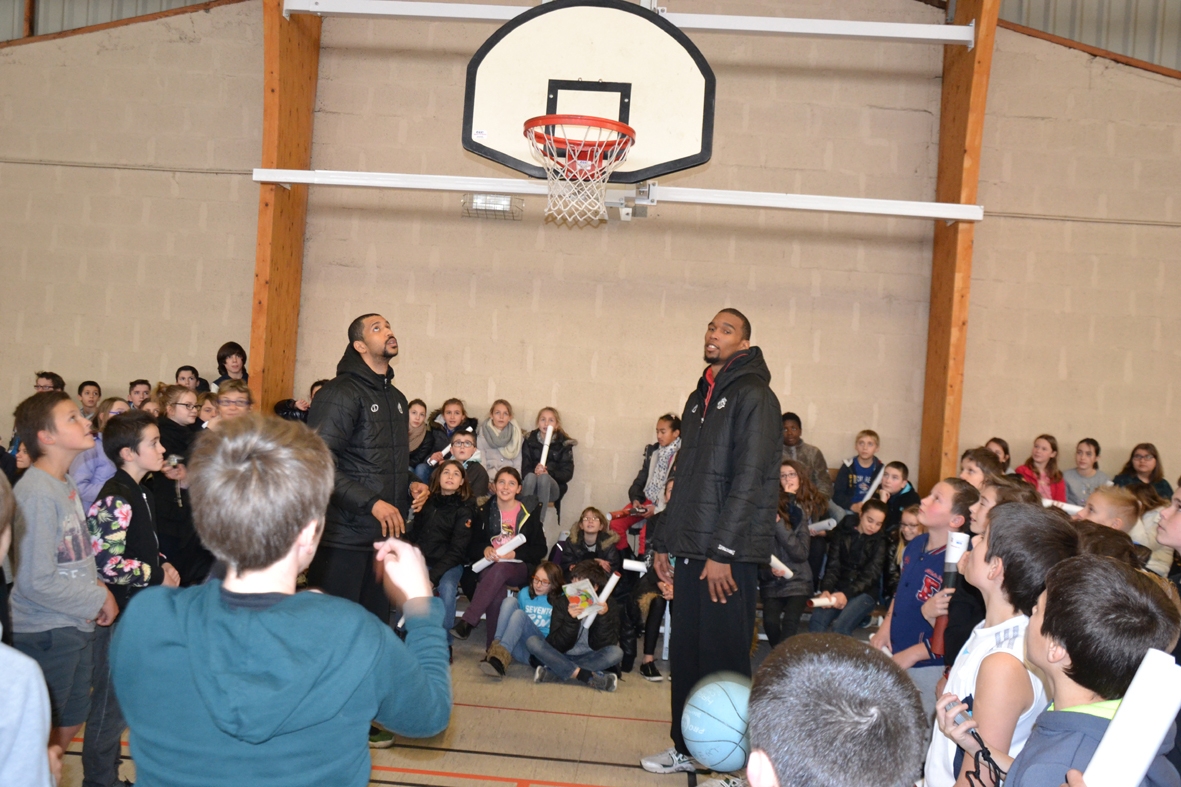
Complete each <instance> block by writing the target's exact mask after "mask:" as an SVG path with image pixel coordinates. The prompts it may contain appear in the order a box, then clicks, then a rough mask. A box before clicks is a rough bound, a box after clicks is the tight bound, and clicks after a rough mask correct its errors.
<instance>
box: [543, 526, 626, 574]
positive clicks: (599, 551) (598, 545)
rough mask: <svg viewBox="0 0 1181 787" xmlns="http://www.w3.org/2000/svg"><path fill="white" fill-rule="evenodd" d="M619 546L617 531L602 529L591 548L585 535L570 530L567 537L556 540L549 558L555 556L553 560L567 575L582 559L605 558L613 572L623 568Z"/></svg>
mask: <svg viewBox="0 0 1181 787" xmlns="http://www.w3.org/2000/svg"><path fill="white" fill-rule="evenodd" d="M621 546H622V545H621V544H620V539H619V535H618V534H617V533H613V532H611V531H610V530H604V531H603V532H602V533H599V535H598V538H597V539H596V541H595V548H594V549H593V550H592V549H591V548H590V547H588V546H587V545H586V539H585V537H584V536H582V534H581V533H579V532H578V531H577V530H572V531H570V537H569V538H567V539H566V540H565V541H560V542H558V545H557V546H555V547H554V549H553V552H552V553H551V554H550V559H551V560H552V559H553V558H557V560H554V561H553V562H555V563H557V564H558V566H559V567H560V568H561V569H562V573H563V574H567V575H568V574H569V573H570V569H571V568H573V567H574V565H575V564H576V563H581V562H582V561H584V560H606V561H607V562H608V563H610V564H611V573H615V572H616V571H622V569H623V555H622V554H621V553H620V551H619V549H620V547H621Z"/></svg>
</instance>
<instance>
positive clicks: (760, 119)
mask: <svg viewBox="0 0 1181 787" xmlns="http://www.w3.org/2000/svg"><path fill="white" fill-rule="evenodd" d="M675 10H677V11H684V12H701V13H730V14H769V13H773V14H780V15H793V14H794V15H802V16H807V15H812V16H815V15H816V14H817V12H818V8H817V6H816V5H815V3H812V2H787V3H784V2H775V3H769V2H752V1H751V0H743V1H741V2H739V1H737V0H728V1H727V2H724V3H723V2H717V1H716V0H713V1H710V0H696V1H694V2H688V1H687V0H678V2H677V4H676V9H675ZM834 11H835V12H837V13H840V14H841V15H844V16H846V17H847V18H850V19H859V18H866V19H879V20H888V21H898V22H937V21H939V20H940V18H941V12H939V11H937V10H936V9H933V8H931V7H929V6H925V5H923V4H920V3H916V2H913V0H890V2H877V1H876V0H875V1H874V2H869V1H868V0H858V2H849V3H842V4H841V5H840V7H839V11H838V10H837V9H835V8H834V7H833V6H831V5H830V6H826V7H825V9H824V13H826V14H828V13H833V12H834ZM494 29H495V26H494V25H487V24H470V25H457V24H454V23H449V24H448V23H436V24H430V23H407V22H392V21H385V20H380V21H354V20H348V21H342V20H336V19H327V20H325V23H324V32H323V36H324V38H323V49H322V53H321V61H320V83H319V92H318V96H317V112H316V119H315V122H316V127H315V128H316V132H315V137H314V144H313V155H312V165H313V167H315V168H317V169H344V170H355V169H361V170H377V171H390V172H414V173H420V172H421V173H437V174H451V175H476V176H485V177H489V176H490V177H518V176H517V175H516V173H513V172H511V171H509V170H507V169H504V168H502V167H500V166H498V165H495V164H493V163H491V162H488V161H486V160H484V159H481V158H478V157H475V156H473V155H471V154H468V153H465V152H464V151H463V150H462V148H461V145H460V120H461V117H462V108H463V90H464V78H465V69H466V66H467V63H468V61H469V59H470V58H471V55H472V53H474V52H475V51H476V49H477V48H478V47H479V46H480V44H481V43H482V42H483V40H484V39H485V38H487V36H488V35H490V34H491V33H492V32H493V30H494ZM694 40H695V41H696V42H697V43H698V45H699V46H700V47H701V49H702V51H703V52H704V54H705V55H706V57H707V58H708V60H709V61H710V63H711V64H712V66H713V68H714V70H715V72H716V75H717V81H718V88H717V95H718V103H717V121H716V126H715V133H716V145H715V149H714V156H713V161H712V162H710V163H709V164H708V165H706V166H704V167H702V168H700V169H697V170H693V171H689V172H685V173H682V174H679V175H677V176H672V177H667V178H662V179H661V183H665V184H676V185H681V186H693V187H702V188H723V189H747V190H780V191H794V192H804V193H808V192H811V193H818V194H844V195H857V196H864V197H894V198H900V199H914V200H924V199H933V195H934V189H935V168H936V145H937V137H938V122H937V115H938V107H939V97H940V80H939V77H940V73H941V64H942V52H941V50H940V49H939V48H938V47H928V46H918V45H885V44H878V43H866V42H836V43H834V42H818V41H810V40H802V39H801V40H785V39H780V38H773V37H753V36H752V37H742V36H722V35H708V34H698V35H694ZM555 67H558V66H555ZM640 76H641V75H637V78H640ZM539 111H540V110H539ZM524 119H525V118H521V120H522V121H524ZM543 208H544V205H543V201H541V200H539V199H538V200H532V199H531V200H529V201H527V203H526V207H525V216H524V219H523V220H522V221H520V222H505V221H493V220H478V219H464V218H461V216H460V202H459V195H457V194H450V195H449V194H437V193H436V194H431V193H421V192H420V193H394V192H378V191H368V190H356V189H355V190H346V189H328V188H318V189H313V190H312V196H311V202H310V207H309V217H308V235H307V251H306V258H305V270H304V286H303V303H302V308H301V314H300V317H301V320H300V339H299V350H298V356H297V357H298V362H297V374H296V378H297V384H298V386H299V387H300V388H301V389H306V386H307V385H308V384H309V383H310V382H311V381H312V380H314V379H316V378H318V377H324V376H331V374H332V371H333V369H334V368H335V364H336V362H337V360H338V359H339V357H340V355H341V352H342V351H343V349H344V347H345V344H346V341H345V327H346V325H347V323H348V321H349V320H350V319H351V318H352V317H353V316H355V315H358V314H361V313H363V312H368V311H378V312H381V313H383V314H385V315H386V316H387V317H389V318H390V320H391V322H392V324H393V326H394V328H395V331H396V333H397V335H398V338H399V341H400V343H401V348H402V350H401V357H400V358H399V360H398V361H397V364H396V371H397V382H398V385H399V386H400V387H401V388H402V390H403V391H405V392H406V394H407V396H409V397H415V396H421V397H422V398H424V399H425V400H426V401H427V402H428V404H429V405H430V406H432V407H436V406H438V405H439V404H440V403H441V402H442V400H443V399H444V398H446V397H449V396H459V397H461V398H463V399H464V400H465V401H466V402H467V403H468V405H469V408H470V410H471V412H472V414H478V415H480V416H483V415H484V414H485V413H486V412H487V408H488V406H489V404H490V403H491V401H492V400H493V399H494V398H497V397H505V398H507V399H509V400H510V401H511V402H513V404H514V405H515V407H516V408H517V416H518V420H519V422H520V423H521V424H522V426H527V427H529V428H532V424H533V421H534V419H535V417H536V413H537V410H538V409H539V408H540V407H542V406H545V405H556V406H557V407H558V408H559V409H560V410H561V412H562V416H563V420H564V423H565V426H566V428H567V431H568V432H569V433H570V434H571V435H572V436H573V437H575V438H576V439H578V440H579V447H578V448H577V449H576V451H575V461H576V465H577V470H576V473H575V479H574V482H573V484H572V485H571V490H570V492H569V494H568V497H567V503H566V505H565V506H564V508H563V520H564V521H566V522H569V521H570V520H571V518H572V517H575V516H576V515H577V514H578V512H579V510H580V509H581V507H582V506H584V505H592V504H593V505H597V506H600V507H608V508H615V507H618V506H620V505H621V504H623V503H624V502H625V501H626V490H627V487H628V485H629V484H630V482H631V480H632V478H633V477H634V476H635V474H636V472H637V470H638V469H639V465H640V452H641V449H642V447H643V445H644V444H645V443H647V442H651V441H652V440H653V439H654V429H655V420H656V417H657V416H658V415H660V414H662V413H664V412H666V411H669V410H673V411H676V412H678V413H679V412H680V409H681V407H682V405H683V403H684V400H685V398H686V396H687V395H688V392H689V391H690V390H692V388H693V387H694V385H695V384H696V381H697V378H698V376H699V375H700V374H701V371H702V369H703V366H704V363H703V361H702V359H701V353H702V346H703V339H702V337H703V335H704V331H705V326H706V324H707V323H708V322H709V320H710V319H711V318H712V317H713V316H714V314H715V313H716V312H717V310H718V309H719V308H722V307H723V306H733V307H736V308H738V309H741V310H742V311H744V312H745V313H746V314H747V315H748V316H749V317H750V319H751V320H752V322H753V324H754V329H755V336H754V341H755V343H756V344H757V345H759V346H761V347H762V349H763V352H764V353H765V354H766V357H767V361H768V365H769V367H770V370H771V374H772V383H771V384H772V387H773V389H774V391H775V392H776V394H778V396H779V397H780V400H781V403H782V405H783V407H784V409H792V410H795V411H797V412H798V413H799V414H800V415H801V416H802V417H803V420H804V433H805V438H806V439H807V440H809V441H814V442H816V443H819V444H820V445H821V446H822V447H823V449H824V451H825V453H826V455H827V456H828V457H830V461H831V462H832V463H836V462H839V460H840V457H842V456H844V455H847V454H851V453H852V442H853V440H852V438H853V434H854V433H855V432H856V431H857V430H858V429H860V428H865V427H872V428H875V429H877V430H878V431H879V432H881V434H882V436H883V439H884V442H885V453H887V454H888V455H889V456H890V457H891V458H902V459H905V460H906V461H907V462H909V463H911V464H912V466H913V465H914V463H915V460H916V457H917V453H918V433H919V417H920V399H921V392H922V375H923V363H924V357H925V355H924V354H925V349H924V347H925V337H926V311H927V306H926V302H927V299H928V290H929V286H930V282H929V269H930V254H931V249H930V246H931V232H932V231H931V225H930V223H929V222H927V221H914V220H905V221H904V220H890V219H884V218H861V217H840V216H825V215H807V214H802V213H786V212H771V211H757V210H747V209H721V208H698V207H694V206H674V205H660V206H658V207H657V208H655V209H654V210H652V211H651V213H650V215H649V217H648V218H646V219H635V220H633V221H632V222H630V223H626V224H625V223H612V224H610V225H608V226H605V227H597V228H595V227H584V228H576V229H572V228H568V227H565V226H556V225H553V224H552V223H550V224H547V223H545V222H544V221H543V218H544V216H543Z"/></svg>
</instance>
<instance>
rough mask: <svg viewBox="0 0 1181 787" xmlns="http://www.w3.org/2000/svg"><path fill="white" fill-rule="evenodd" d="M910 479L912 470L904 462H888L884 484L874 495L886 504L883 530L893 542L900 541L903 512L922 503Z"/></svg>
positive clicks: (883, 479)
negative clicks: (899, 526) (899, 529)
mask: <svg viewBox="0 0 1181 787" xmlns="http://www.w3.org/2000/svg"><path fill="white" fill-rule="evenodd" d="M909 478H910V468H908V467H907V466H906V464H905V463H904V462H888V463H887V464H886V466H885V468H884V469H883V470H882V483H881V485H880V486H879V487H878V491H877V492H875V493H874V497H875V498H877V499H878V500H881V501H882V502H883V503H885V504H886V521H885V523H884V524H883V525H882V530H883V531H884V532H885V534H886V536H887V538H889V539H890V540H891V542H897V540H898V525H899V524H900V523H901V522H902V512H903V511H905V510H906V509H908V508H910V507H911V506H917V505H918V504H919V503H920V502H921V501H922V498H921V497H919V493H918V492H917V491H915V488H914V487H913V486H911V484H910V481H909V480H908V479H909Z"/></svg>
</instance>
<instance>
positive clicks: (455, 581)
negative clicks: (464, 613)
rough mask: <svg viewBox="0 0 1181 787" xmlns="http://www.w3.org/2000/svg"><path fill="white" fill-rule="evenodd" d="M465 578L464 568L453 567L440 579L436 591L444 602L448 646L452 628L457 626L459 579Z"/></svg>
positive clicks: (444, 626) (444, 621)
mask: <svg viewBox="0 0 1181 787" xmlns="http://www.w3.org/2000/svg"><path fill="white" fill-rule="evenodd" d="M462 576H463V566H453V567H452V568H449V569H447V570H446V571H444V572H443V576H441V577H439V584H438V585H436V586H435V591H436V592H438V594H439V600H440V601H442V602H443V628H445V629H446V630H447V644H448V645H450V644H451V627H452V626H454V625H455V602H456V600H457V597H458V594H459V578H460V577H462Z"/></svg>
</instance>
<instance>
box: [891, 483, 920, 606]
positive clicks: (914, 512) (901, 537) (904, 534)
mask: <svg viewBox="0 0 1181 787" xmlns="http://www.w3.org/2000/svg"><path fill="white" fill-rule="evenodd" d="M919 510H920V509H919V505H918V504H917V503H916V504H915V505H913V506H907V507H906V509H905V510H904V511H903V512H902V517H901V518H900V521H899V523H898V544H897V546H893V545H891V548H890V550H889V554H887V556H886V571H885V578H884V581H883V583H882V597H883V598H886V599H891V598H894V591H896V590H897V589H898V578H899V575H900V574H901V573H902V556H903V555H904V554H905V553H906V547H907V546H908V545H909V544H910V542H911V541H914V540H915V538H917V537H918V536H921V535H922V534H923V533H926V532H927V528H925V527H923V525H922V523H921V522H919Z"/></svg>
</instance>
